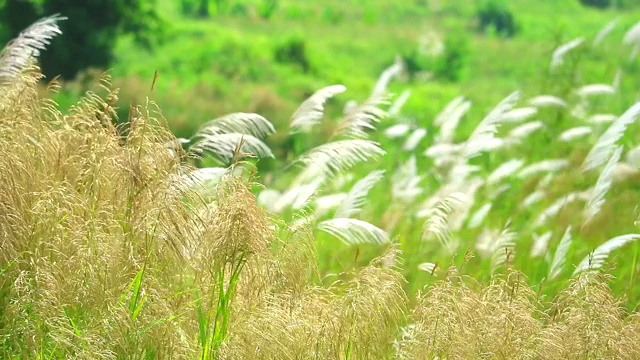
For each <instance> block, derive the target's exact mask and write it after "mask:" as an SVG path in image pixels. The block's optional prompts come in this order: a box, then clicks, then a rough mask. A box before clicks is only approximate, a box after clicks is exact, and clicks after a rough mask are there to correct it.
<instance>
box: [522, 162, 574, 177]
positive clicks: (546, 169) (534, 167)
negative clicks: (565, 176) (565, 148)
mask: <svg viewBox="0 0 640 360" xmlns="http://www.w3.org/2000/svg"><path fill="white" fill-rule="evenodd" d="M567 166H569V160H567V159H547V160H542V161H538V162H536V163H533V164H529V165H527V166H526V167H525V168H524V169H522V170H520V172H519V173H518V177H519V178H521V179H526V178H529V177H531V176H534V175H538V174H540V173H555V172H558V171H560V170H562V169H564V168H566V167H567Z"/></svg>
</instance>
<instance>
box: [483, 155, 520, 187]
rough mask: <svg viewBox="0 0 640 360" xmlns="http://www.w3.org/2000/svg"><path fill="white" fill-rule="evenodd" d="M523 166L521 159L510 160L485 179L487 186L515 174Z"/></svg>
mask: <svg viewBox="0 0 640 360" xmlns="http://www.w3.org/2000/svg"><path fill="white" fill-rule="evenodd" d="M523 165H524V160H522V159H512V160H509V161H507V162H505V163H503V164H502V165H500V166H498V168H496V169H495V170H494V171H493V172H492V173H491V174H490V175H489V177H487V184H497V183H499V182H500V181H502V180H503V179H505V178H507V177H509V176H511V175H513V174H515V173H516V172H517V171H518V170H520V168H521V167H522V166H523Z"/></svg>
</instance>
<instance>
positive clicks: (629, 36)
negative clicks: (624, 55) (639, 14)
mask: <svg viewBox="0 0 640 360" xmlns="http://www.w3.org/2000/svg"><path fill="white" fill-rule="evenodd" d="M622 42H623V43H624V44H627V45H632V46H633V49H632V50H631V54H630V55H629V60H630V61H631V60H633V59H635V58H636V56H638V52H640V21H639V22H637V23H636V24H635V25H633V26H632V27H631V29H629V30H628V31H627V32H626V33H625V34H624V39H623V40H622Z"/></svg>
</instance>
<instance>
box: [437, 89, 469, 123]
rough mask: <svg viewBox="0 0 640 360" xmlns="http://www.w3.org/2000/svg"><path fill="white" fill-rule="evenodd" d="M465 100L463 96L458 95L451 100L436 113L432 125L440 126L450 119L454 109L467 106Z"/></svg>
mask: <svg viewBox="0 0 640 360" xmlns="http://www.w3.org/2000/svg"><path fill="white" fill-rule="evenodd" d="M467 103H469V101H467V100H466V99H465V98H464V96H458V97H456V98H454V99H453V100H451V101H450V102H449V103H448V104H447V105H446V106H445V107H444V109H442V111H441V112H440V113H439V114H438V115H436V117H435V119H433V125H436V126H442V125H444V123H445V122H447V121H450V120H451V115H452V114H453V113H454V112H456V109H459V108H465V107H467V105H465V104H467Z"/></svg>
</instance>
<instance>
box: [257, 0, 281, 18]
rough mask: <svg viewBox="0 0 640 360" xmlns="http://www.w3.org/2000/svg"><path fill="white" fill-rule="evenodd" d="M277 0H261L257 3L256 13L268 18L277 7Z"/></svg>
mask: <svg viewBox="0 0 640 360" xmlns="http://www.w3.org/2000/svg"><path fill="white" fill-rule="evenodd" d="M278 3H279V0H262V1H261V2H260V3H259V4H258V15H260V17H261V18H263V19H266V20H269V19H270V18H271V17H272V16H273V14H274V13H275V12H276V10H277V9H278Z"/></svg>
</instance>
